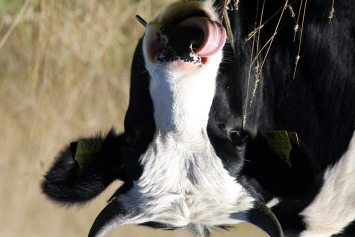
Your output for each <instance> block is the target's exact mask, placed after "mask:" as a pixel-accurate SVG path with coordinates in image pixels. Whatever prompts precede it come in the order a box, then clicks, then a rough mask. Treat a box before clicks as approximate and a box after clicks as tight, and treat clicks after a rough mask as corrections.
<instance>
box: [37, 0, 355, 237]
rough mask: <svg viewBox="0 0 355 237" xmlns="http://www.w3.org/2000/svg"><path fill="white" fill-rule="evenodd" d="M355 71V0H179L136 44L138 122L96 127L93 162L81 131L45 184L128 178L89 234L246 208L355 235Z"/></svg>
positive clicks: (61, 193) (77, 190)
mask: <svg viewBox="0 0 355 237" xmlns="http://www.w3.org/2000/svg"><path fill="white" fill-rule="evenodd" d="M221 17H223V26H225V27H223V26H222V24H221ZM143 23H144V22H143ZM295 26H296V28H297V27H298V28H299V30H298V31H297V32H296V33H295V31H294V29H295ZM225 28H226V29H227V32H228V37H226V31H225ZM225 41H226V43H225ZM223 45H224V47H223V49H222V46H223ZM354 75H355V4H354V3H353V2H352V1H349V0H336V1H332V0H308V1H307V0H294V1H288V0H272V1H261V0H260V1H258V0H240V1H226V3H225V2H224V1H222V0H220V1H218V0H216V1H214V2H213V3H212V2H210V1H187V2H186V1H184V2H179V3H175V4H172V5H170V6H169V7H168V8H167V9H166V10H165V11H164V12H163V13H162V14H161V15H160V16H158V17H157V18H156V19H155V20H154V21H152V22H150V23H149V24H147V25H146V31H145V35H144V36H143V37H142V39H141V40H140V41H139V43H138V46H137V48H136V52H135V54H134V59H133V62H132V73H131V89H130V102H129V108H128V111H127V114H126V118H125V124H124V125H125V132H124V133H123V134H116V133H115V132H114V131H111V132H110V133H109V134H107V135H105V136H100V135H98V136H96V137H92V138H91V139H93V140H91V142H98V141H99V142H100V144H101V142H102V145H101V148H100V149H97V150H95V152H96V153H92V154H89V155H91V157H92V161H91V163H88V164H82V165H81V166H79V163H78V161H77V160H75V159H74V157H76V156H77V153H78V152H79V151H80V152H81V150H80V149H83V148H80V146H82V145H80V144H82V143H80V141H82V139H78V140H76V142H73V143H71V144H70V145H69V146H67V147H65V148H64V149H63V150H62V152H61V153H60V154H59V155H58V157H57V158H56V160H55V162H54V164H53V166H52V167H51V169H50V170H49V172H48V173H47V174H46V175H45V179H44V181H43V182H42V190H43V192H44V193H45V194H46V195H47V196H48V197H49V198H50V199H51V200H53V201H55V202H57V203H60V204H62V205H73V204H80V203H85V202H87V201H89V200H91V199H93V198H94V197H96V196H97V195H98V194H100V193H101V192H102V191H103V190H104V189H105V188H106V187H107V186H108V185H109V184H110V183H111V182H112V181H114V180H116V179H119V180H122V181H123V182H124V184H123V185H122V187H120V188H119V189H118V190H117V192H116V193H115V194H114V195H113V197H112V198H111V200H110V203H109V204H108V205H107V207H106V208H105V209H104V210H103V211H102V212H101V213H100V214H99V216H98V217H97V219H96V220H95V222H94V224H93V227H92V229H91V231H90V234H89V236H103V235H105V234H106V233H107V232H108V231H110V230H111V229H112V228H114V227H116V226H119V225H123V224H128V223H134V224H141V225H148V226H152V227H157V228H167V229H191V230H193V231H194V232H195V233H196V234H199V235H201V236H203V235H205V234H206V235H207V234H209V233H210V232H211V228H213V227H223V226H227V225H233V224H238V223H240V222H244V221H247V222H250V223H253V224H255V225H257V226H259V227H260V228H262V229H264V230H265V231H266V232H267V233H268V234H269V235H270V236H283V233H282V230H283V232H284V234H285V236H301V237H311V236H317V237H318V236H322V237H323V236H355V221H354V220H355V134H354V131H355V79H354ZM276 131H286V132H276ZM291 132H294V133H291ZM270 139H275V140H277V139H280V140H282V139H284V142H285V143H282V144H286V145H284V147H283V149H286V150H288V152H285V151H280V150H277V149H274V148H273V145H272V140H270ZM84 141H86V140H84ZM91 145H92V144H91ZM276 146H278V145H276ZM290 149H292V150H291V151H290ZM288 153H289V155H288ZM280 158H282V159H280ZM265 203H266V204H265ZM269 208H270V209H269ZM271 210H272V212H271ZM275 216H276V218H277V219H276V218H275ZM279 223H280V224H281V227H282V230H281V227H280V224H279Z"/></svg>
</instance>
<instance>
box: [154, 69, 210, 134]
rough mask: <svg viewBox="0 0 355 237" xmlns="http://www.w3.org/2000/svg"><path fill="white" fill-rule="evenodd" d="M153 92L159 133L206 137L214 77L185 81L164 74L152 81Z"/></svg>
mask: <svg viewBox="0 0 355 237" xmlns="http://www.w3.org/2000/svg"><path fill="white" fill-rule="evenodd" d="M150 93H151V96H152V100H153V104H154V119H155V123H156V127H157V129H158V130H159V131H160V132H163V133H165V132H173V133H175V134H181V135H182V134H184V135H188V136H192V137H194V136H200V135H201V133H203V134H205V129H206V127H207V122H208V114H209V111H210V107H211V104H212V100H213V96H214V93H215V75H213V76H211V75H209V76H206V75H205V74H202V75H196V74H195V75H193V76H185V77H183V78H177V77H173V76H171V75H164V76H162V77H158V78H154V79H152V80H151V83H150Z"/></svg>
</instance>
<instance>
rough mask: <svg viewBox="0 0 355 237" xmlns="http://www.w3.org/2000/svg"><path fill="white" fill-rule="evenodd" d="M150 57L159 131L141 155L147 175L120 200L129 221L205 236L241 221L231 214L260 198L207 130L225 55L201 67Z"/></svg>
mask: <svg viewBox="0 0 355 237" xmlns="http://www.w3.org/2000/svg"><path fill="white" fill-rule="evenodd" d="M185 4H186V3H185ZM193 4H205V3H202V2H193ZM143 48H144V47H143ZM146 54H147V53H146V51H145V60H146V66H147V69H148V71H149V73H150V75H151V77H152V78H151V81H150V94H151V97H152V100H153V105H154V119H155V123H156V128H157V130H156V133H155V137H154V139H153V141H152V143H151V144H150V145H149V147H148V149H147V151H146V152H145V153H144V154H143V155H142V156H141V157H140V162H141V164H142V167H143V169H144V170H143V173H142V176H141V177H140V179H139V180H137V181H136V182H134V186H133V188H132V189H131V190H130V191H129V192H128V193H126V194H124V195H120V196H119V197H118V201H120V202H122V203H124V207H125V209H126V210H127V213H130V215H129V216H128V217H127V219H126V220H125V223H143V222H147V221H155V222H161V223H167V224H170V225H172V226H175V227H179V228H183V229H192V230H194V231H195V233H197V234H200V235H203V233H204V230H206V229H207V230H209V229H210V227H212V226H217V225H222V224H224V225H225V224H237V223H240V222H241V221H239V220H235V219H231V218H230V214H232V213H240V212H244V211H248V210H250V209H251V208H252V207H253V202H254V200H255V199H254V198H253V197H251V196H250V195H249V194H248V193H247V191H246V190H245V189H244V188H243V186H242V185H240V184H238V183H237V182H236V180H235V178H233V177H231V176H230V175H229V173H228V172H227V170H225V169H224V168H223V164H222V162H221V159H220V158H219V157H217V155H216V153H215V151H214V149H213V147H212V145H211V143H210V140H209V138H208V135H207V131H206V127H207V122H208V114H209V111H210V107H211V104H212V100H213V96H214V94H215V85H216V77H217V72H218V67H219V64H220V62H221V60H222V52H219V53H218V54H216V55H214V56H211V57H210V58H209V61H208V62H207V64H206V65H203V66H202V67H197V65H193V64H191V63H190V64H188V63H185V64H183V63H181V62H169V63H157V62H151V61H149V57H147V55H146Z"/></svg>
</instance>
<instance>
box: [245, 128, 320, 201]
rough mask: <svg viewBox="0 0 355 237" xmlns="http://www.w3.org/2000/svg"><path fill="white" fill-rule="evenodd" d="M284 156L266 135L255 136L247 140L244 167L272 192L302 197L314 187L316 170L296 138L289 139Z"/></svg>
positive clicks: (281, 195) (285, 195) (283, 195)
mask: <svg viewBox="0 0 355 237" xmlns="http://www.w3.org/2000/svg"><path fill="white" fill-rule="evenodd" d="M289 141H290V146H291V147H292V149H291V150H290V153H289V155H288V156H287V158H285V157H282V156H283V155H282V154H281V155H280V152H279V151H275V149H274V148H272V147H271V146H270V142H269V141H268V139H267V137H266V136H261V135H260V136H257V137H256V138H254V139H252V140H250V141H249V143H248V145H247V151H246V159H247V160H248V162H246V163H245V165H246V167H245V171H246V173H247V174H248V175H250V176H251V177H253V178H255V179H256V180H257V181H258V182H259V183H260V184H261V186H262V187H263V188H264V189H265V190H266V191H268V192H270V193H271V194H273V195H275V196H280V197H293V198H295V197H302V196H305V195H307V194H309V193H310V192H311V191H312V190H313V187H314V184H315V182H316V181H317V180H316V175H315V174H316V172H315V170H312V168H310V167H312V166H311V165H310V163H311V161H310V158H309V157H308V156H307V154H306V153H305V152H304V151H303V150H302V147H300V146H299V144H298V141H296V140H294V139H292V138H291V139H290V140H289Z"/></svg>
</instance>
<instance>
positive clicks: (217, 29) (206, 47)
mask: <svg viewBox="0 0 355 237" xmlns="http://www.w3.org/2000/svg"><path fill="white" fill-rule="evenodd" d="M179 26H181V27H191V28H198V29H201V30H202V31H203V34H204V39H203V42H202V44H201V45H200V46H199V47H198V48H197V49H195V50H194V51H195V53H196V54H197V55H198V56H200V57H209V56H212V55H214V54H216V53H217V52H219V51H220V50H221V49H222V48H223V46H224V44H225V42H226V37H227V36H226V30H225V29H224V27H223V26H222V25H221V24H219V23H217V22H214V21H212V20H211V19H209V18H207V17H191V18H188V19H186V20H184V21H183V22H181V23H180V24H179Z"/></svg>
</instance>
